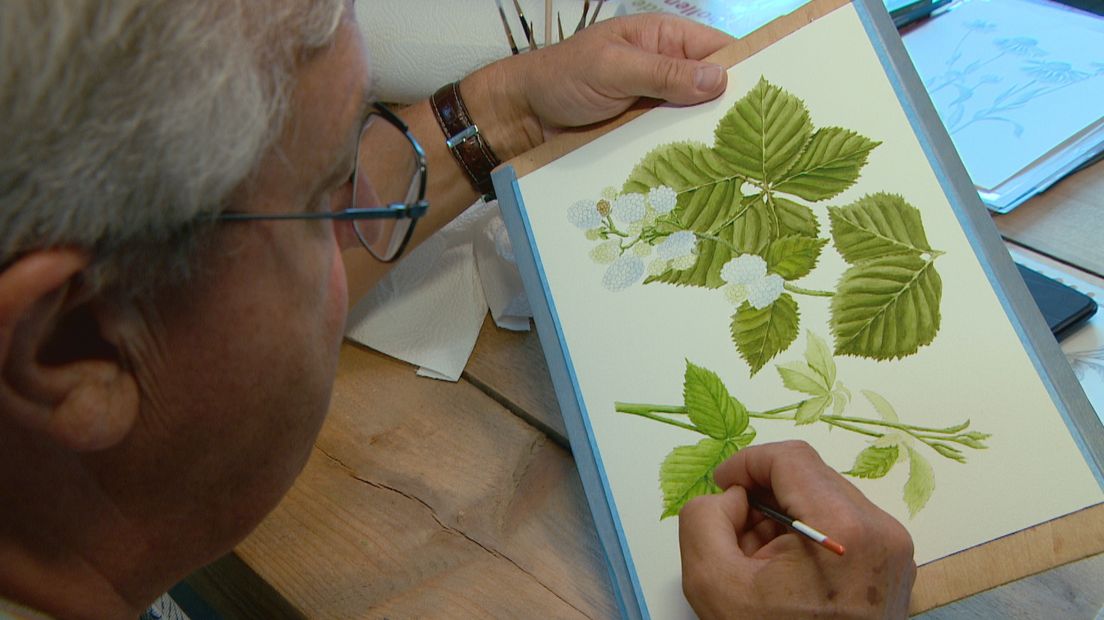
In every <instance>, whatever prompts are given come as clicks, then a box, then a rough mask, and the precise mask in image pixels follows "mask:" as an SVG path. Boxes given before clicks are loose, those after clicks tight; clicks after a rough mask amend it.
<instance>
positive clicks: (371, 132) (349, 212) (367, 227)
mask: <svg viewBox="0 0 1104 620" xmlns="http://www.w3.org/2000/svg"><path fill="white" fill-rule="evenodd" d="M381 153H382V154H387V157H380V154H381ZM392 154H400V155H398V156H394V155H392ZM352 183H353V201H352V205H351V206H350V208H348V209H345V210H343V211H332V212H325V213H277V214H268V213H265V214H259V213H257V214H254V213H221V214H219V216H218V218H217V219H218V221H220V222H251V221H259V220H336V221H351V222H352V223H353V230H354V231H355V232H356V236H357V239H359V240H360V243H361V245H363V246H364V247H365V248H366V249H367V250H368V251H369V252H370V253H371V254H372V256H374V257H375V258H376V259H377V260H379V261H382V262H385V263H389V262H392V261H394V260H395V259H397V258H398V257H399V256H400V255H402V252H403V250H404V249H405V248H406V244H407V243H408V242H409V241H410V236H411V234H412V233H413V232H414V224H416V223H417V222H418V218H420V217H422V216H423V215H425V212H426V209H428V208H429V203H428V202H426V200H425V191H426V156H425V151H423V150H422V147H421V145H420V144H418V141H417V140H415V139H414V136H413V135H411V133H410V129H409V128H408V127H407V126H406V123H404V122H403V121H402V119H400V118H399V117H398V116H396V115H395V114H394V113H393V112H392V111H391V110H388V109H387V108H386V107H385V106H384V105H383V104H380V103H375V104H373V107H372V109H371V110H369V111H368V114H367V115H366V116H365V118H364V125H363V126H362V128H361V130H360V140H359V141H358V142H357V155H356V169H354V170H353V176H352Z"/></svg>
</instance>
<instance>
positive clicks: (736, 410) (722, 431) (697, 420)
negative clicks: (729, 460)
mask: <svg viewBox="0 0 1104 620" xmlns="http://www.w3.org/2000/svg"><path fill="white" fill-rule="evenodd" d="M682 398H683V402H685V403H686V412H687V414H688V415H689V417H690V421H691V422H693V423H694V426H696V427H698V429H699V430H701V431H702V432H703V433H705V434H706V435H709V436H710V437H712V438H714V439H731V438H733V437H735V436H737V435H739V434H740V433H742V432H744V429H746V428H747V425H748V412H747V408H745V407H744V405H743V404H742V403H741V402H740V401H738V400H736V399H735V398H733V397H732V395H731V394H729V393H728V388H726V387H725V385H724V382H722V381H721V378H720V377H718V376H717V373H715V372H713V371H712V370H709V369H706V368H702V367H701V366H697V365H695V364H693V363H691V362H690V361H689V360H687V362H686V374H685V378H684V380H683V385H682Z"/></svg>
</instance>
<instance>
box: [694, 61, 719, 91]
mask: <svg viewBox="0 0 1104 620" xmlns="http://www.w3.org/2000/svg"><path fill="white" fill-rule="evenodd" d="M723 76H724V69H722V68H721V66H720V65H703V66H701V67H698V70H697V71H696V72H695V73H694V86H695V87H697V89H698V90H700V91H702V92H706V93H709V92H713V91H714V90H716V89H717V87H718V86H720V85H721V78H722V77H723Z"/></svg>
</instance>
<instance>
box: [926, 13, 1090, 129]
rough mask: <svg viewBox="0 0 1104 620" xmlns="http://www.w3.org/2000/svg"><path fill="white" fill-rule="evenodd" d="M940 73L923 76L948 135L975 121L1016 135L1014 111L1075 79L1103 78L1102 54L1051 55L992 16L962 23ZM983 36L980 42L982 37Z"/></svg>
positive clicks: (1056, 92) (1017, 126)
mask: <svg viewBox="0 0 1104 620" xmlns="http://www.w3.org/2000/svg"><path fill="white" fill-rule="evenodd" d="M963 30H964V32H963V34H962V36H961V38H959V40H958V42H957V44H956V45H955V46H954V47H953V48H951V51H950V54H949V55H948V56H947V59H946V60H945V61H944V63H943V66H942V69H943V71H942V73H939V74H933V75H925V76H922V77H923V79H924V86H925V87H927V89H928V93H929V94H930V95H932V97H933V98H936V99H937V100H938V101H940V102H941V103H940V105H939V113H940V116H941V117H942V118H943V123H944V124H945V125H946V126H947V130H948V131H949V132H950V133H951V135H955V134H957V133H959V132H960V131H962V130H964V129H966V128H968V127H970V126H971V125H974V124H976V123H993V124H998V125H1003V126H1004V127H1005V129H1006V130H1007V131H1010V132H1012V134H1013V135H1015V136H1016V137H1020V136H1021V135H1023V132H1024V125H1023V119H1022V118H1019V117H1018V116H1017V115H1016V114H1015V112H1016V111H1017V110H1021V109H1023V108H1025V107H1027V106H1028V105H1029V104H1031V103H1032V102H1036V101H1037V100H1038V101H1039V102H1042V101H1043V100H1045V99H1047V98H1049V97H1057V96H1060V93H1061V92H1062V91H1063V90H1067V89H1068V88H1069V87H1070V86H1073V85H1075V84H1077V83H1079V82H1083V81H1085V80H1093V79H1104V52H1100V53H1099V55H1100V56H1101V58H1099V59H1093V58H1092V57H1091V56H1090V57H1089V59H1086V58H1085V57H1079V58H1055V57H1054V56H1053V55H1052V54H1051V53H1050V52H1048V51H1047V50H1046V49H1044V48H1043V47H1042V46H1041V45H1040V43H1039V41H1038V40H1037V39H1035V38H1034V37H1029V36H1013V37H1006V36H1000V35H999V34H997V33H998V32H999V31H998V25H997V23H996V22H992V21H986V20H982V19H978V20H972V21H969V22H967V23H966V24H965V27H964V28H963ZM978 40H980V41H984V43H981V42H980V41H978Z"/></svg>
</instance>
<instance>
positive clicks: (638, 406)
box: [614, 401, 969, 447]
mask: <svg viewBox="0 0 1104 620" xmlns="http://www.w3.org/2000/svg"><path fill="white" fill-rule="evenodd" d="M803 402H805V401H801V402H797V403H794V404H792V405H786V406H785V407H778V408H777V409H769V410H767V411H762V412H757V411H749V412H748V417H751V418H756V419H760V420H789V421H796V418H795V417H794V416H780V415H778V414H780V413H786V412H788V411H794V410H796V409H797V408H798V407H800V406H801V404H802V403H803ZM614 409H615V410H616V411H618V412H619V413H628V414H631V415H638V416H642V417H645V418H650V419H653V420H659V421H661V422H665V423H668V424H672V425H674V426H680V427H682V428H687V429H689V430H694V431H696V430H698V429H696V428H694V427H693V426H692V425H689V424H685V423H682V422H677V421H674V420H670V419H668V418H664V417H662V416H659V415H655V414H659V413H669V414H677V415H686V413H687V409H686V407H685V406H680V405H653V404H649V403H624V402H615V403H614ZM819 419H820V420H821V421H823V422H825V423H827V424H832V425H833V426H838V427H840V428H845V429H847V430H850V431H853V432H856V433H862V434H864V435H870V436H873V437H881V435H880V434H877V433H874V432H873V431H866V430H863V429H860V428H858V427H857V426H855V425H865V426H881V427H884V428H892V429H895V430H899V431H904V432H906V433H908V434H910V435H912V436H914V437H916V438H917V439H920V440H921V441H924V440H926V439H932V440H940V441H954V442H955V443H962V442H960V441H956V440H955V439H954V435H957V434H958V433H959V432H960V431H961V429H959V428H958V427H948V428H931V427H927V426H914V425H912V424H901V423H899V422H888V421H886V420H871V419H868V418H852V417H847V416H835V415H822V416H820V418H819ZM952 429H953V430H952ZM923 433H934V436H932V435H923ZM962 445H967V444H962ZM967 447H969V446H968V445H967Z"/></svg>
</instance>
